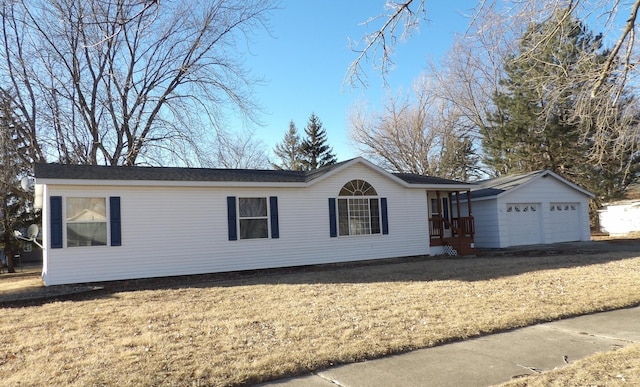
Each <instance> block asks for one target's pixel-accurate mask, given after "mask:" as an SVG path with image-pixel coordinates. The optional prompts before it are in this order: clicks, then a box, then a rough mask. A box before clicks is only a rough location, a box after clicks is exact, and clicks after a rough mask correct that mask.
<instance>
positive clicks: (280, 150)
mask: <svg viewBox="0 0 640 387" xmlns="http://www.w3.org/2000/svg"><path fill="white" fill-rule="evenodd" d="M273 153H275V155H276V156H277V157H278V158H279V159H280V163H279V164H276V163H273V167H274V168H276V169H285V170H290V171H302V170H304V163H303V157H304V156H303V153H302V140H301V139H300V136H299V135H298V129H297V128H296V124H295V123H294V122H293V120H292V121H291V122H289V131H288V132H287V133H285V135H284V139H283V140H282V142H280V143H278V144H276V146H275V148H274V149H273Z"/></svg>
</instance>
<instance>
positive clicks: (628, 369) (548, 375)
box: [502, 344, 640, 387]
mask: <svg viewBox="0 0 640 387" xmlns="http://www.w3.org/2000/svg"><path fill="white" fill-rule="evenodd" d="M638 385H640V344H635V345H632V346H629V347H626V348H622V349H619V350H617V351H612V352H606V353H597V354H595V355H593V356H589V357H587V358H585V359H581V360H578V361H576V362H575V363H573V364H572V365H571V366H567V367H564V368H560V369H557V370H553V371H548V372H543V373H542V374H540V375H534V376H528V377H526V378H522V379H518V380H514V381H511V382H509V383H505V384H503V385H502V387H525V386H528V387H547V386H563V387H565V386H568V387H572V386H575V387H582V386H609V387H613V386H638Z"/></svg>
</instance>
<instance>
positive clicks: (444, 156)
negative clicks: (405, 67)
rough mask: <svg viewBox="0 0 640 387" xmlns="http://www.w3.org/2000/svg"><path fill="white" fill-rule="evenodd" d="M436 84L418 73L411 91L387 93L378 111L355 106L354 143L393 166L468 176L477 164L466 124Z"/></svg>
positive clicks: (457, 177)
mask: <svg viewBox="0 0 640 387" xmlns="http://www.w3.org/2000/svg"><path fill="white" fill-rule="evenodd" d="M435 89H436V88H435V87H434V86H433V85H432V84H430V83H429V82H427V80H426V79H425V78H422V79H420V80H419V81H417V82H416V83H415V84H414V87H413V93H412V95H411V96H408V95H399V96H396V97H390V98H388V99H387V100H386V102H385V104H384V106H383V111H381V112H373V113H371V112H367V111H366V109H365V108H363V107H359V108H356V109H355V110H354V111H353V112H352V113H351V115H350V125H351V127H350V136H351V139H352V141H353V142H354V144H355V146H356V147H357V148H358V149H359V150H360V151H361V152H362V153H363V154H365V155H366V156H368V157H370V158H372V159H373V160H375V161H376V162H378V163H379V164H380V165H381V166H383V167H384V168H387V169H390V170H393V171H397V172H408V173H417V174H421V175H432V176H440V177H445V178H454V179H464V180H466V179H467V178H469V177H470V176H471V175H472V174H473V172H474V171H475V169H476V163H477V160H476V157H475V155H474V149H473V145H472V142H471V137H470V132H469V128H468V127H467V126H466V125H465V124H464V117H463V116H462V115H461V114H460V113H459V111H458V110H457V108H456V107H455V105H452V104H450V103H448V102H447V101H446V100H444V99H442V98H440V97H438V95H437V92H436V91H435Z"/></svg>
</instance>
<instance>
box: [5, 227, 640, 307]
mask: <svg viewBox="0 0 640 387" xmlns="http://www.w3.org/2000/svg"><path fill="white" fill-rule="evenodd" d="M483 254H487V255H484V256H483V255H481V256H477V257H443V256H437V257H431V256H416V257H407V258H392V259H382V260H371V261H360V262H349V263H334V264H323V265H311V266H297V267H290V268H278V269H261V270H247V271H238V272H228V273H212V274H197V275H188V276H175V277H162V278H148V279H136V280H123V281H110V282H100V283H90V284H77V285H57V286H50V287H44V286H41V287H30V288H24V289H15V291H11V292H3V293H0V307H22V306H26V305H42V304H45V303H49V302H53V301H65V300H78V301H82V300H91V299H99V298H107V297H110V296H111V295H112V294H115V293H118V292H132V291H144V290H159V289H181V288H212V287H234V286H247V285H269V284H291V285H301V284H348V283H380V282H422V281H448V280H453V281H467V282H473V281H486V280H491V279H498V278H502V277H509V276H515V275H520V274H524V273H528V272H534V271H542V270H557V269H565V268H575V267H584V266H590V265H597V264H603V263H608V262H613V261H623V260H625V259H630V258H635V257H639V256H640V239H633V240H607V241H594V242H587V243H582V244H576V243H573V244H557V245H547V246H539V247H531V248H528V249H527V248H516V249H509V250H495V251H485V252H484V253H483Z"/></svg>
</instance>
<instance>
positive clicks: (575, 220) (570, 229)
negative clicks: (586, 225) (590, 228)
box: [549, 203, 581, 243]
mask: <svg viewBox="0 0 640 387" xmlns="http://www.w3.org/2000/svg"><path fill="white" fill-rule="evenodd" d="M549 230H550V239H551V240H550V242H551V243H555V242H573V241H579V240H580V236H581V235H580V234H581V227H580V206H579V203H550V204H549Z"/></svg>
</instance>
